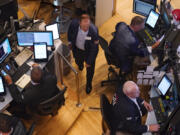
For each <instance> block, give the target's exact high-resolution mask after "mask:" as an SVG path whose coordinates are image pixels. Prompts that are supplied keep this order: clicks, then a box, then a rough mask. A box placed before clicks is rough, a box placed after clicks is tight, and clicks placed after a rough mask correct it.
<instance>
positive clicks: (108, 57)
mask: <svg viewBox="0 0 180 135" xmlns="http://www.w3.org/2000/svg"><path fill="white" fill-rule="evenodd" d="M99 44H100V46H101V48H102V49H103V50H104V55H105V57H106V61H107V63H108V65H114V66H116V67H120V65H119V62H118V60H117V58H116V57H115V56H114V55H113V54H112V53H111V51H110V50H109V48H108V42H107V41H106V40H105V39H104V38H103V37H101V36H99Z"/></svg>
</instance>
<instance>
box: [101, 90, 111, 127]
mask: <svg viewBox="0 0 180 135" xmlns="http://www.w3.org/2000/svg"><path fill="white" fill-rule="evenodd" d="M100 106H101V114H102V117H103V120H104V121H105V122H106V124H107V126H108V128H109V129H110V130H111V131H112V130H113V127H114V126H113V124H114V114H113V108H112V105H111V104H110V103H109V100H108V99H107V97H106V95H104V94H102V95H101V97H100Z"/></svg>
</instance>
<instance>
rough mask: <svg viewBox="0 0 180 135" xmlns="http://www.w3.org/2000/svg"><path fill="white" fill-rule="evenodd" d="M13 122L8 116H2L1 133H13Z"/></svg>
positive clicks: (0, 118) (0, 116) (0, 119)
mask: <svg viewBox="0 0 180 135" xmlns="http://www.w3.org/2000/svg"><path fill="white" fill-rule="evenodd" d="M11 126H12V120H11V119H9V118H8V116H6V115H4V114H1V115H0V131H1V132H3V133H8V132H10V131H11Z"/></svg>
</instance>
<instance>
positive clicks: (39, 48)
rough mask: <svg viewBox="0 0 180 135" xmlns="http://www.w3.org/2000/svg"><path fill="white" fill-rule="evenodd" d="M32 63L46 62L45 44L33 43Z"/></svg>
mask: <svg viewBox="0 0 180 135" xmlns="http://www.w3.org/2000/svg"><path fill="white" fill-rule="evenodd" d="M34 61H35V62H46V61H48V53H47V44H46V43H34Z"/></svg>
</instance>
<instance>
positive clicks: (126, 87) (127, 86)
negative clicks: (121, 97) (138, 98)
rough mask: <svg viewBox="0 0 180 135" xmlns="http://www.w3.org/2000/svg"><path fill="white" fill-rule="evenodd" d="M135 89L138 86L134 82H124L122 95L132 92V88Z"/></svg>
mask: <svg viewBox="0 0 180 135" xmlns="http://www.w3.org/2000/svg"><path fill="white" fill-rule="evenodd" d="M135 87H136V88H137V89H138V86H137V84H136V83H135V82H133V81H126V82H125V83H124V85H123V92H124V94H127V93H131V92H132V91H133V88H135Z"/></svg>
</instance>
